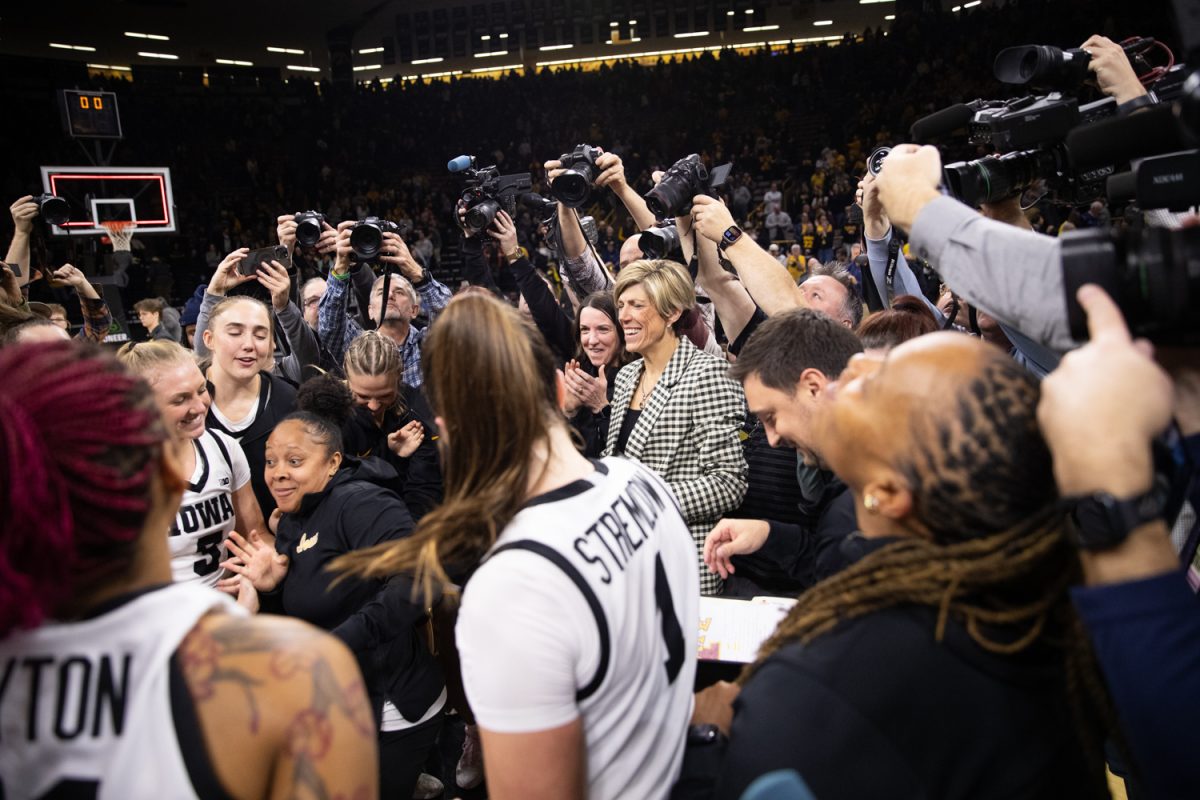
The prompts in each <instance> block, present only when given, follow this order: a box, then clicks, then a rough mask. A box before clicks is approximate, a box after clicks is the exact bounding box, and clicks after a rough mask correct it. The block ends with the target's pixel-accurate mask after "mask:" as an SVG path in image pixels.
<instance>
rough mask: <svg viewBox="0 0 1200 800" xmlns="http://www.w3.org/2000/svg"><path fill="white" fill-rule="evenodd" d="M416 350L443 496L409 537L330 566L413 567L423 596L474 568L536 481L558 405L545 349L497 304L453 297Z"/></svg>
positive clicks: (361, 570)
mask: <svg viewBox="0 0 1200 800" xmlns="http://www.w3.org/2000/svg"><path fill="white" fill-rule="evenodd" d="M422 349H423V351H424V353H423V372H424V376H425V384H424V386H425V390H426V392H428V395H429V402H430V405H431V406H432V407H433V410H434V413H435V414H437V415H438V416H439V417H441V418H442V424H443V426H444V428H445V435H444V436H442V437H441V439H440V441H439V445H440V447H441V451H442V459H443V466H444V486H445V500H444V501H443V502H442V504H441V505H440V506H438V507H436V508H434V509H433V510H432V511H430V512H429V513H427V514H426V515H425V516H424V517H422V518H421V522H420V523H419V524H418V525H417V529H416V531H414V532H413V534H412V536H409V537H408V538H406V539H402V540H400V541H397V542H389V543H387V544H383V545H379V546H377V547H373V548H370V549H367V550H359V551H357V552H354V553H349V554H347V555H345V556H342V557H341V558H339V559H337V560H336V561H335V562H334V563H333V565H332V568H333V569H335V570H344V571H346V572H348V573H350V574H354V575H360V576H363V577H384V576H388V575H394V574H396V573H399V572H410V571H411V572H413V573H414V578H415V582H416V585H417V586H419V587H420V589H421V591H422V592H423V594H424V598H425V601H426V602H428V601H429V600H430V599H431V598H432V597H433V596H434V594H435V586H437V585H440V586H437V588H445V587H446V586H447V585H448V584H449V583H450V577H449V573H450V572H454V573H456V574H457V573H459V572H464V571H467V570H470V569H471V568H473V567H474V566H475V565H476V564H477V563H478V562H479V560H480V559H481V558H482V557H483V556H484V554H485V553H487V551H488V549H489V548H491V546H492V545H493V544H494V543H495V541H496V538H497V537H498V536H499V535H500V532H501V531H503V530H504V527H505V526H506V525H507V524H508V523H509V522H510V521H511V520H512V518H513V517H514V516H516V514H517V512H518V511H519V510H520V508H521V505H522V504H523V503H524V502H525V493H526V491H527V490H528V487H529V486H530V485H531V484H532V483H534V482H536V480H537V479H538V478H539V477H540V476H537V475H534V474H533V469H534V467H533V463H532V462H531V459H530V454H531V453H532V452H533V450H534V448H535V447H537V445H538V444H539V443H543V442H545V441H546V440H547V437H548V434H549V430H550V426H551V425H552V424H553V420H554V419H555V417H556V416H558V417H560V418H561V411H559V408H558V395H557V383H556V380H555V364H554V357H553V356H552V355H551V354H550V350H549V348H548V347H547V346H546V344H545V341H544V340H543V339H542V338H541V336H540V335H539V334H538V333H537V331H535V330H533V329H532V328H530V327H529V326H527V325H526V324H524V323H523V322H522V321H521V318H520V317H519V316H518V314H517V312H516V311H515V310H514V309H513V308H511V307H510V306H507V305H505V304H503V303H501V302H500V301H499V300H496V299H494V298H492V297H489V296H485V295H479V294H470V295H464V296H462V297H456V298H455V299H454V300H452V301H451V302H450V304H449V305H447V306H446V309H445V310H444V311H443V312H442V313H441V315H440V316H439V317H438V319H437V322H436V323H434V325H433V327H432V329H431V330H430V332H429V336H428V337H427V338H426V339H425V343H424V345H423V347H422Z"/></svg>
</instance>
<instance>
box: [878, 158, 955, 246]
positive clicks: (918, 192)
mask: <svg viewBox="0 0 1200 800" xmlns="http://www.w3.org/2000/svg"><path fill="white" fill-rule="evenodd" d="M941 180H942V157H941V155H940V154H939V153H938V151H937V148H936V147H930V146H929V145H924V146H920V147H919V146H917V145H915V144H899V145H896V146H895V147H894V148H892V152H891V153H890V154H889V155H888V157H887V160H885V161H884V162H883V169H882V170H880V172H879V175H878V176H876V178H875V184H876V186H877V187H878V192H879V200H880V201H881V202H882V203H883V211H884V213H886V214H887V215H888V217H889V218H890V219H891V221H892V223H893V224H894V225H898V226H900V227H901V228H904V229H905V230H908V229H910V228H911V227H912V224H913V220H915V219H916V218H917V214H918V213H919V212H920V211H921V209H922V208H924V207H925V206H926V204H928V203H929V202H930V201H932V200H934V199H935V198H937V197H938V196H939V194H940V192H939V191H938V184H940V183H941Z"/></svg>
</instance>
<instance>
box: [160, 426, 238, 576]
mask: <svg viewBox="0 0 1200 800" xmlns="http://www.w3.org/2000/svg"><path fill="white" fill-rule="evenodd" d="M193 441H194V442H195V449H196V468H195V470H193V472H192V477H191V480H189V481H188V488H187V491H185V492H184V493H183V499H182V500H181V501H180V504H179V513H178V514H176V515H175V524H174V525H172V526H171V530H170V532H169V534H168V538H167V544H168V546H169V547H170V549H171V573H172V574H173V576H174V578H175V582H176V583H188V582H192V581H194V582H197V583H202V584H204V585H205V586H216V585H217V580H218V579H220V577H221V569H220V564H221V561H222V559H223V555H222V551H223V549H224V547H225V540H226V539H227V538H229V532H230V531H232V530H233V523H234V519H233V517H234V514H233V493H234V492H236V491H237V490H238V489H241V488H242V487H243V486H245V485H246V484H247V483H249V481H250V465H249V464H248V463H247V462H246V454H245V453H244V452H242V446H241V445H240V444H238V443H237V441H235V440H234V439H231V438H230V437H229V436H227V435H225V434H224V433H221V432H220V431H211V430H210V431H205V432H204V434H203V435H202V436H201V437H200V438H199V439H195V440H193ZM239 533H243V534H248V533H250V532H249V531H239Z"/></svg>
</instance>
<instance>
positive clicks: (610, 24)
mask: <svg viewBox="0 0 1200 800" xmlns="http://www.w3.org/2000/svg"><path fill="white" fill-rule="evenodd" d="M620 24H621V23H619V22H610V23H608V27H610V28H615V27H617V26H618V25H620Z"/></svg>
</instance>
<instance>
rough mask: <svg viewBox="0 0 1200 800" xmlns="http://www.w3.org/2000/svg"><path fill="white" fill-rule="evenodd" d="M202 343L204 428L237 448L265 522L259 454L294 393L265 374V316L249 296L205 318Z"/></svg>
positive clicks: (267, 500) (228, 301)
mask: <svg viewBox="0 0 1200 800" xmlns="http://www.w3.org/2000/svg"><path fill="white" fill-rule="evenodd" d="M204 344H205V346H206V347H208V349H209V350H211V351H212V354H213V359H212V366H211V367H209V369H208V375H207V378H208V392H209V395H210V396H211V405H210V407H209V409H208V418H207V425H208V428H209V429H210V430H217V431H221V432H222V433H225V434H228V435H229V436H230V437H231V438H233V439H235V440H237V442H238V443H239V444H241V446H242V449H243V450H244V451H245V453H246V460H247V461H248V462H249V464H250V480H251V483H252V485H253V487H254V496H255V497H256V498H257V499H258V505H259V507H260V508H261V509H262V512H263V514H264V515H265V516H268V517H269V516H270V514H271V512H272V511H274V509H275V500H274V499H273V498H272V497H271V493H270V492H269V491H268V490H267V484H266V481H265V480H264V479H263V449H264V447H265V446H266V443H267V436H269V435H270V433H271V431H272V430H273V429H274V427H275V424H276V423H277V422H278V421H279V420H281V419H283V418H284V417H286V416H287V415H288V414H290V413H291V412H292V411H293V410H294V409H295V407H296V390H295V389H294V388H292V386H291V384H289V383H287V382H286V381H284V380H282V379H281V378H277V377H275V376H274V375H272V374H271V373H270V372H267V371H266V369H267V368H268V367H269V366H270V364H271V360H272V352H273V350H274V334H273V331H272V327H271V314H270V311H269V310H268V309H267V307H266V306H265V305H264V304H263V303H261V302H259V301H258V300H255V299H254V298H251V297H246V296H244V295H243V296H237V297H227V298H225V299H224V300H222V301H221V302H219V303H217V305H216V307H215V308H213V310H212V313H211V314H210V315H209V322H208V328H207V329H206V330H205V331H204Z"/></svg>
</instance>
